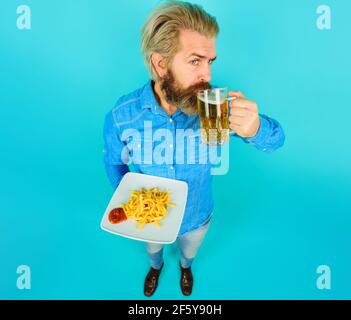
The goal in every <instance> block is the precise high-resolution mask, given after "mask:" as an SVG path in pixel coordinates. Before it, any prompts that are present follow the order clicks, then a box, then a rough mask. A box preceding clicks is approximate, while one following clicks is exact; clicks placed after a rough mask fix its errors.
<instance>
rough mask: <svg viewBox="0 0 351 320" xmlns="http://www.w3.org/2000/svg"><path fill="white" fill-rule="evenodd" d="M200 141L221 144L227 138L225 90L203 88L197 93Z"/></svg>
mask: <svg viewBox="0 0 351 320" xmlns="http://www.w3.org/2000/svg"><path fill="white" fill-rule="evenodd" d="M197 106H198V113H199V117H200V127H201V137H202V138H201V139H202V143H206V144H208V145H222V144H224V143H226V142H227V141H228V139H229V119H228V99H227V90H226V89H224V88H218V89H217V88H216V89H209V90H203V91H201V92H199V93H198V95H197Z"/></svg>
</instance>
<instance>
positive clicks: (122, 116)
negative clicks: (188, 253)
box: [103, 80, 285, 235]
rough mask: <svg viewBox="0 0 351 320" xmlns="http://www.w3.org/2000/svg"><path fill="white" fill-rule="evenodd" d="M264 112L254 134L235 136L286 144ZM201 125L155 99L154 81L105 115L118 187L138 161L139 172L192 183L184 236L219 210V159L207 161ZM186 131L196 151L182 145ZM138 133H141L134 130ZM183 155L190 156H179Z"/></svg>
mask: <svg viewBox="0 0 351 320" xmlns="http://www.w3.org/2000/svg"><path fill="white" fill-rule="evenodd" d="M259 116H260V128H259V130H258V132H257V134H256V135H255V136H254V137H252V138H241V137H240V136H238V135H237V134H235V133H234V132H232V133H231V136H233V137H237V138H240V139H241V140H243V141H244V142H245V143H248V144H252V145H253V146H254V147H256V148H257V149H259V150H261V151H263V152H271V151H273V150H275V149H277V148H279V147H280V146H282V145H283V143H284V139H285V137H284V132H283V130H282V128H281V126H280V124H279V123H278V122H277V121H276V120H274V119H272V118H269V117H267V116H265V115H263V114H260V115H259ZM199 128H200V120H199V116H198V115H197V114H195V115H187V114H185V113H183V112H182V111H180V110H179V109H178V110H177V111H176V112H175V113H174V114H173V115H171V116H170V115H168V114H167V113H166V112H165V111H164V109H163V108H162V107H160V105H159V104H158V102H157V100H156V98H155V95H154V92H153V81H151V80H149V81H148V82H147V83H146V84H145V85H144V86H143V87H141V88H139V89H137V90H135V91H134V92H132V93H130V94H127V95H124V96H122V97H120V98H119V99H118V101H117V103H116V105H115V107H114V108H113V109H112V110H111V111H110V112H108V113H107V115H106V117H105V124H104V132H103V134H104V163H105V170H106V173H107V175H108V178H109V180H110V182H111V183H112V185H113V187H114V188H117V186H118V184H119V182H120V181H121V179H122V177H123V175H124V174H125V173H126V172H128V171H129V166H128V164H130V165H133V167H134V170H135V172H138V173H144V174H150V175H155V176H160V177H166V178H171V179H177V180H182V181H185V182H187V183H188V198H187V203H186V208H185V213H184V217H183V221H182V224H181V227H180V231H179V235H182V234H184V233H186V232H188V231H191V230H194V229H196V228H198V227H199V226H201V225H203V224H204V223H206V222H207V221H208V220H209V219H210V218H211V216H212V213H213V210H214V203H213V197H212V175H211V168H212V167H213V163H212V162H210V161H203V159H208V158H209V153H210V148H206V149H203V148H202V147H201V137H200V135H199V132H200V130H199ZM162 130H163V131H162ZM181 130H188V131H189V132H190V136H191V138H193V139H190V141H192V143H193V144H194V146H195V152H190V151H189V150H187V148H189V145H188V144H185V145H182V148H180V143H178V140H177V138H176V133H177V134H178V132H180V131H181ZM135 132H136V133H137V134H136V135H131V134H133V133H135ZM155 132H158V133H160V132H161V136H162V133H163V138H164V139H163V140H162V139H161V138H162V137H161V136H160V137H161V138H160V137H159V138H158V139H155ZM153 133H154V136H153ZM190 145H191V144H190ZM162 148H163V151H165V150H167V152H163V154H162V152H161V155H162V156H164V158H163V159H166V160H165V161H163V163H161V162H160V161H159V160H157V159H156V160H155V159H154V155H155V153H154V152H157V151H160V150H162ZM211 148H218V147H211ZM216 152H217V151H216ZM217 154H218V153H217ZM182 156H184V161H179V159H181V158H182Z"/></svg>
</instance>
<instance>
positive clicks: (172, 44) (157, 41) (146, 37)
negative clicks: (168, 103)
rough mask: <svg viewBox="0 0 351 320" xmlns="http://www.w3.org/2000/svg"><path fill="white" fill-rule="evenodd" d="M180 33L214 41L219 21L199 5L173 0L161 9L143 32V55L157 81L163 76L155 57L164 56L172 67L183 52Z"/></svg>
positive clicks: (154, 13) (149, 19)
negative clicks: (153, 57) (159, 72)
mask: <svg viewBox="0 0 351 320" xmlns="http://www.w3.org/2000/svg"><path fill="white" fill-rule="evenodd" d="M180 30H191V31H197V32H198V33H200V34H201V35H203V36H206V37H210V38H212V37H215V36H217V35H218V33H219V26H218V24H217V21H216V18H215V17H213V16H211V15H209V14H208V13H207V12H206V11H205V10H204V9H203V8H202V7H201V6H199V5H197V4H191V3H189V2H182V1H174V0H172V1H167V2H166V3H164V4H161V5H160V6H159V7H157V8H156V9H155V10H154V11H153V12H152V13H151V14H150V16H149V17H148V19H147V20H146V22H145V24H144V26H143V28H142V31H141V51H142V54H143V56H144V60H145V64H146V67H147V68H148V70H149V72H150V75H151V77H152V79H153V80H158V78H159V76H158V74H157V72H156V70H155V68H154V66H153V64H152V61H151V56H152V54H153V53H154V52H157V53H159V54H161V55H162V57H163V58H164V59H165V62H166V65H167V66H169V65H170V63H171V61H172V59H173V57H174V56H175V54H176V53H177V52H178V50H179V41H178V35H179V32H180Z"/></svg>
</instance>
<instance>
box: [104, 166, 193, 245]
mask: <svg viewBox="0 0 351 320" xmlns="http://www.w3.org/2000/svg"><path fill="white" fill-rule="evenodd" d="M154 187H158V188H160V190H161V191H166V190H168V191H169V192H170V199H171V201H172V202H173V203H175V204H176V205H175V206H167V211H168V215H167V216H166V217H164V218H163V219H162V220H161V226H160V227H157V226H155V225H154V224H153V223H148V224H145V225H144V227H143V228H142V229H139V230H138V229H137V223H136V221H135V220H132V219H127V220H125V221H122V222H121V223H117V224H112V223H110V221H109V219H108V215H109V213H110V211H111V210H112V209H114V208H118V207H120V204H121V203H124V204H125V203H126V202H127V201H128V200H129V198H130V196H131V190H138V189H141V188H154ZM187 196H188V184H187V183H186V182H184V181H180V180H175V179H167V178H163V177H158V176H152V175H147V174H141V173H135V172H128V173H126V174H125V175H124V176H123V178H122V180H121V182H120V184H119V185H118V187H117V189H116V191H115V192H114V194H113V196H112V198H111V200H110V202H109V204H108V206H107V208H106V210H105V213H104V216H103V218H102V220H101V228H102V229H103V230H105V231H107V232H111V233H114V234H117V235H120V236H122V237H126V238H131V239H134V240H140V241H147V242H154V243H172V242H174V241H175V240H176V238H177V235H178V232H179V229H180V225H181V223H182V220H183V215H184V211H185V205H186V200H187Z"/></svg>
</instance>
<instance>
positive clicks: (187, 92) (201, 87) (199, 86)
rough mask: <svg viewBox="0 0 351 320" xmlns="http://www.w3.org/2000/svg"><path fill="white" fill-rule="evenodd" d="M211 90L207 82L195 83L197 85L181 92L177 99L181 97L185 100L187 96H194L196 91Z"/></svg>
mask: <svg viewBox="0 0 351 320" xmlns="http://www.w3.org/2000/svg"><path fill="white" fill-rule="evenodd" d="M211 88H212V86H211V84H210V83H209V82H201V83H197V84H194V85H192V86H190V87H188V88H187V89H185V90H182V93H181V95H180V97H179V98H183V97H184V98H185V97H188V96H192V95H196V94H197V92H198V91H201V90H207V89H211Z"/></svg>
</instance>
